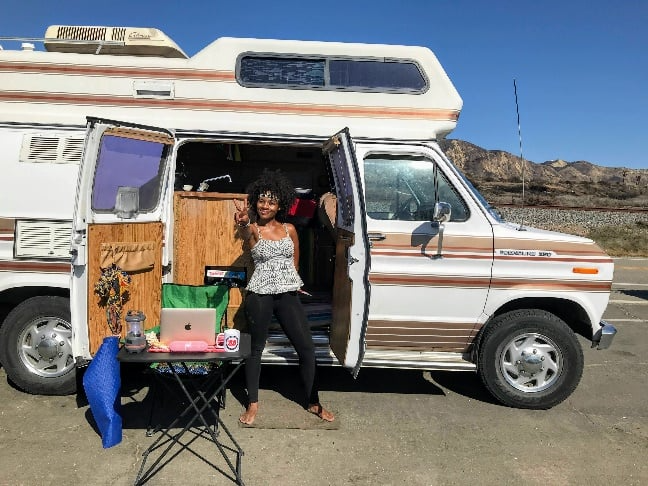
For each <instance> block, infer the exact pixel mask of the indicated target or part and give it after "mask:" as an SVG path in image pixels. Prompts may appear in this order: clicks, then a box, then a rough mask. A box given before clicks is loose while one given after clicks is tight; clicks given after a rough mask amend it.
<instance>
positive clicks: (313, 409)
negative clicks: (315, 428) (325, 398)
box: [306, 403, 335, 422]
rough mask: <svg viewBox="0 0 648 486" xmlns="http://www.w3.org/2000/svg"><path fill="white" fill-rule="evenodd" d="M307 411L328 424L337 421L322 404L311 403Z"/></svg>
mask: <svg viewBox="0 0 648 486" xmlns="http://www.w3.org/2000/svg"><path fill="white" fill-rule="evenodd" d="M306 410H308V411H309V412H310V413H312V414H314V415H317V416H318V417H319V418H321V419H322V420H326V421H327V422H333V421H334V420H335V415H333V414H332V413H331V412H329V411H328V410H326V409H325V408H324V407H322V404H320V403H311V404H309V405H308V408H307V409H306Z"/></svg>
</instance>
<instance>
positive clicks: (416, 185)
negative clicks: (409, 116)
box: [364, 154, 469, 221]
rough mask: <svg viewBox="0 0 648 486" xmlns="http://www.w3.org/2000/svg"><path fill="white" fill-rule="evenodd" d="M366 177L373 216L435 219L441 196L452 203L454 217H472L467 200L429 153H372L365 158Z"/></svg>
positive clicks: (461, 219) (366, 188)
mask: <svg viewBox="0 0 648 486" xmlns="http://www.w3.org/2000/svg"><path fill="white" fill-rule="evenodd" d="M435 171H436V172H437V181H436V184H435ZM364 178H365V200H366V207H367V215H368V216H369V217H370V218H372V219H383V220H401V221H431V220H432V215H433V212H434V204H435V202H436V201H437V200H438V201H444V202H447V203H449V204H450V205H451V206H452V219H451V221H466V220H467V219H468V215H469V212H468V208H467V206H466V203H465V202H464V201H463V199H461V197H460V196H459V194H457V192H456V191H455V189H454V187H453V186H452V185H450V183H449V182H448V179H447V178H446V177H445V175H444V174H443V172H441V171H440V170H438V167H437V165H436V164H435V163H434V162H433V161H431V160H430V159H427V158H425V157H415V156H403V155H397V156H391V155H375V154H374V155H370V156H368V157H366V158H365V159H364ZM435 187H436V188H437V189H436V190H435ZM437 191H438V199H437V197H436V196H437Z"/></svg>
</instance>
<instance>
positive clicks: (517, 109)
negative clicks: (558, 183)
mask: <svg viewBox="0 0 648 486" xmlns="http://www.w3.org/2000/svg"><path fill="white" fill-rule="evenodd" d="M513 92H514V93H515V112H516V113H517V127H518V139H519V140H520V160H521V161H522V222H521V223H520V227H519V228H518V231H525V230H524V208H525V200H524V186H525V178H526V170H525V169H526V164H525V163H524V156H523V155H522V128H521V126H520V107H519V105H518V94H517V81H516V80H515V78H513Z"/></svg>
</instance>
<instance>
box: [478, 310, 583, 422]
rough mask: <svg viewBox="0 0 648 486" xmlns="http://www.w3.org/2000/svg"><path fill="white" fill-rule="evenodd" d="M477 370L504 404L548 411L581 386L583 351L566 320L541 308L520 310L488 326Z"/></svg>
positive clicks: (485, 383) (496, 319) (507, 314)
mask: <svg viewBox="0 0 648 486" xmlns="http://www.w3.org/2000/svg"><path fill="white" fill-rule="evenodd" d="M477 370H478V373H479V376H480V378H481V380H482V382H483V383H484V385H485V386H486V388H487V389H488V390H489V391H490V392H491V393H492V394H493V396H494V397H495V398H497V399H498V400H499V401H500V402H502V403H503V404H505V405H508V406H511V407H517V408H532V409H547V408H551V407H553V406H555V405H557V404H559V403H560V402H562V401H563V400H565V399H566V398H567V397H568V396H569V395H571V393H572V392H573V391H574V390H575V389H576V386H577V385H578V383H579V381H580V378H581V375H582V374H583V350H582V348H581V346H580V344H579V342H578V339H577V338H576V335H575V334H574V332H573V331H572V330H571V329H570V328H569V326H567V324H566V323H565V322H564V321H563V320H562V319H560V318H558V317H556V316H555V315H553V314H551V313H549V312H546V311H543V310H538V309H525V310H516V311H511V312H508V313H506V314H502V315H501V316H498V317H496V318H495V319H494V321H493V322H492V323H490V324H489V325H488V326H487V327H486V329H485V331H484V336H483V339H482V342H481V346H480V348H479V354H478V365H477Z"/></svg>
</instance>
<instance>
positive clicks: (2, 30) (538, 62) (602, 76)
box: [0, 0, 648, 168]
mask: <svg viewBox="0 0 648 486" xmlns="http://www.w3.org/2000/svg"><path fill="white" fill-rule="evenodd" d="M2 10H3V11H2V15H1V16H0V37H9V36H21V37H42V36H43V35H44V33H45V29H46V28H47V26H48V25H54V24H63V25H105V26H126V27H155V28H158V29H160V30H162V31H164V32H165V33H166V34H167V35H168V36H170V37H171V38H172V39H173V40H174V41H175V42H176V43H177V44H178V45H179V46H180V47H181V48H182V49H183V50H184V51H185V52H186V53H187V54H189V55H193V54H195V53H196V52H198V51H199V50H200V49H202V48H203V47H205V46H206V45H207V44H209V43H210V42H211V41H212V40H214V39H216V38H218V37H222V36H234V37H260V38H278V39H302V40H324V41H326V40H330V41H348V42H369V43H387V44H408V45H423V46H427V47H430V48H431V49H432V50H433V51H434V52H435V53H436V55H437V57H438V58H439V60H440V61H441V63H442V64H443V66H444V67H445V69H446V71H447V72H448V75H449V76H450V78H451V79H452V81H453V82H454V84H455V86H456V87H457V90H458V91H459V93H460V95H461V96H462V98H463V100H464V109H463V111H462V114H461V117H460V119H459V124H458V126H457V129H456V130H455V131H454V132H453V133H452V134H451V135H450V138H458V139H462V140H466V141H469V142H471V143H474V144H476V145H479V146H481V147H484V148H487V149H499V150H506V151H508V152H512V153H514V154H517V155H519V153H520V148H519V140H518V130H517V115H516V108H515V96H514V91H513V79H516V80H517V86H518V101H519V108H520V117H521V126H522V148H523V155H524V158H526V159H527V160H531V161H533V162H543V161H545V160H551V159H557V158H560V159H563V160H567V161H576V160H587V161H590V162H593V163H595V164H598V165H607V166H613V167H631V168H648V155H646V150H645V148H644V139H645V138H646V137H645V135H644V133H645V131H646V129H647V127H646V125H647V124H646V121H645V120H646V117H647V116H648V27H647V25H648V2H646V1H645V0H617V1H616V2H606V1H602V0H545V1H542V2H540V1H536V0H517V1H513V0H506V1H504V0H492V1H488V2H487V1H478V0H474V1H468V0H454V1H453V0H400V1H397V0H390V1H387V0H373V1H367V0H346V1H344V2H335V1H329V2H325V1H322V0H319V1H316V2H315V1H311V0H275V1H271V0H248V1H242V0H239V1H230V2H225V1H217V0H201V1H192V0H185V1H180V2H179V1H163V0H157V1H152V0H141V1H137V0H130V1H123V0H110V1H107V2H88V1H87V0H86V1H64V0H63V1H59V2H52V1H51V0H22V1H20V2H16V3H15V4H14V5H13V7H12V8H11V10H9V9H6V8H5V9H2ZM5 44H6V43H5ZM6 47H7V48H9V47H10V46H9V45H7V46H6ZM11 47H12V48H14V46H11Z"/></svg>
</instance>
